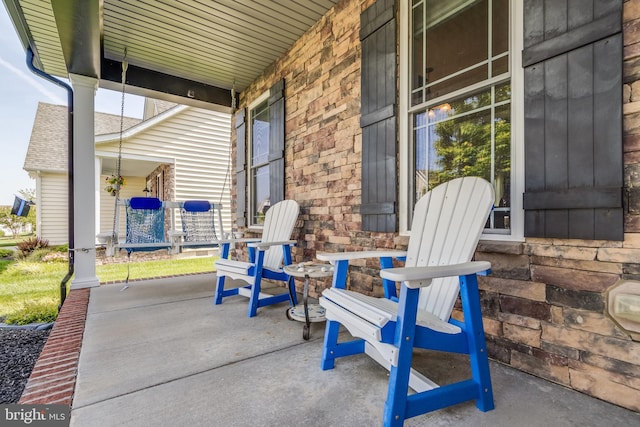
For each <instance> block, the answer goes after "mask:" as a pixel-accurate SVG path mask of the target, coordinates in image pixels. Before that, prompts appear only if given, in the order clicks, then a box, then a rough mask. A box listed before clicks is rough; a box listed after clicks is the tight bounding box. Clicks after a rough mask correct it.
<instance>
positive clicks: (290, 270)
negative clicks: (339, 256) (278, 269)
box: [284, 262, 333, 278]
mask: <svg viewBox="0 0 640 427" xmlns="http://www.w3.org/2000/svg"><path fill="white" fill-rule="evenodd" d="M284 272H285V273H287V274H288V275H290V276H295V277H310V278H318V277H328V276H332V275H333V266H332V265H331V264H316V263H313V262H301V263H300V264H291V265H287V266H285V267H284Z"/></svg>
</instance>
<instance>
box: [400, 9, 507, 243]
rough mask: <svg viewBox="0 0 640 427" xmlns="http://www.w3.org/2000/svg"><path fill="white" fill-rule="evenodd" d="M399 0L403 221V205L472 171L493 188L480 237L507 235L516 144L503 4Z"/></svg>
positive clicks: (407, 206)
mask: <svg viewBox="0 0 640 427" xmlns="http://www.w3.org/2000/svg"><path fill="white" fill-rule="evenodd" d="M405 3H407V4H406V5H403V6H404V7H405V8H406V9H404V13H403V12H402V10H401V19H402V20H403V21H404V23H403V24H401V25H403V26H404V28H405V31H406V34H407V36H406V37H404V40H405V41H407V40H408V43H406V44H407V46H406V47H405V48H404V49H403V48H402V47H401V55H402V53H403V52H404V53H405V55H406V59H404V60H403V61H401V75H402V76H403V78H404V79H405V83H404V85H402V86H401V90H403V88H404V90H405V91H406V92H405V95H404V97H405V98H404V102H403V101H402V99H401V105H403V106H404V112H405V113H404V114H406V117H405V118H404V123H405V127H406V129H407V131H405V132H406V133H407V135H406V137H405V138H404V141H409V142H408V143H405V144H406V146H407V147H406V148H405V151H404V153H405V155H404V156H403V155H402V148H401V158H404V159H405V160H404V161H405V162H406V165H405V166H403V171H404V173H406V174H407V176H406V178H405V179H404V181H401V188H402V186H403V182H404V189H405V190H407V191H406V194H409V199H408V200H406V208H405V209H406V211H405V214H406V217H407V219H406V224H409V223H410V218H409V217H408V216H409V215H410V213H411V211H412V210H413V209H412V208H411V207H412V206H413V205H414V204H415V202H416V201H417V199H418V198H420V197H421V196H422V195H424V194H425V193H426V192H427V191H428V190H430V189H432V188H433V187H435V186H436V185H438V184H440V183H443V182H446V181H449V180H451V179H453V178H456V177H460V176H480V177H483V178H485V179H486V180H488V181H490V182H491V183H492V184H493V185H494V188H495V193H496V200H495V208H494V210H493V211H492V213H491V216H490V218H489V220H488V221H487V225H486V229H485V235H487V234H494V235H496V234H497V235H509V234H512V233H511V227H512V223H513V221H512V214H511V210H512V208H513V203H512V194H516V193H515V189H514V186H513V185H512V181H513V180H514V176H515V175H514V173H513V170H512V162H513V159H514V155H515V154H518V150H514V148H513V145H514V144H513V141H514V140H515V138H514V134H513V132H512V125H513V120H512V115H513V105H512V86H513V85H512V83H513V82H512V77H513V76H512V70H513V69H514V61H513V59H514V58H512V54H511V51H510V49H513V47H511V44H512V42H511V34H512V32H513V30H511V27H512V24H511V21H512V19H511V16H512V14H511V11H510V2H509V1H508V0H455V1H453V0H452V1H446V2H443V1H438V0H405ZM516 3H517V2H516ZM516 56H517V55H516ZM402 63H404V71H403V69H402V67H403V65H402ZM401 96H402V95H401ZM401 128H402V125H401ZM402 140H403V136H402V134H401V141H402ZM401 145H402V144H401ZM401 203H402V201H401ZM517 205H518V206H519V203H517ZM405 229H406V228H405Z"/></svg>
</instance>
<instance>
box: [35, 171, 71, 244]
mask: <svg viewBox="0 0 640 427" xmlns="http://www.w3.org/2000/svg"><path fill="white" fill-rule="evenodd" d="M38 180H39V181H40V182H39V186H40V188H41V189H42V190H41V192H40V199H39V200H38V204H37V209H38V218H46V220H44V221H41V222H40V223H38V224H37V225H36V234H37V235H38V237H40V238H42V239H46V240H48V241H49V244H50V245H62V244H65V243H69V227H68V221H69V208H68V194H69V193H68V190H67V186H68V182H69V181H68V178H67V175H66V174H60V173H42V174H40V176H39V178H38Z"/></svg>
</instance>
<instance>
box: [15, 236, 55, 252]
mask: <svg viewBox="0 0 640 427" xmlns="http://www.w3.org/2000/svg"><path fill="white" fill-rule="evenodd" d="M17 247H18V252H20V255H22V256H23V257H26V256H27V255H29V254H30V253H31V252H33V251H35V250H36V249H42V248H47V247H49V241H48V240H47V239H41V238H39V237H32V238H30V239H27V240H24V241H22V242H19V243H18V245H17Z"/></svg>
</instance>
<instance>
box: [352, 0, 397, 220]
mask: <svg viewBox="0 0 640 427" xmlns="http://www.w3.org/2000/svg"><path fill="white" fill-rule="evenodd" d="M360 26H361V27H360V40H361V43H362V62H361V117H360V127H361V128H362V205H361V207H360V214H361V215H362V229H363V230H367V231H381V232H394V231H397V224H398V221H397V184H396V183H397V166H396V165H397V154H396V152H397V148H396V92H397V90H396V74H397V71H396V69H397V68H396V49H397V47H396V46H397V42H396V39H397V34H396V2H395V0H378V1H377V2H376V3H374V4H373V5H371V7H369V8H368V9H366V10H365V11H364V12H362V14H361V15H360Z"/></svg>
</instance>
